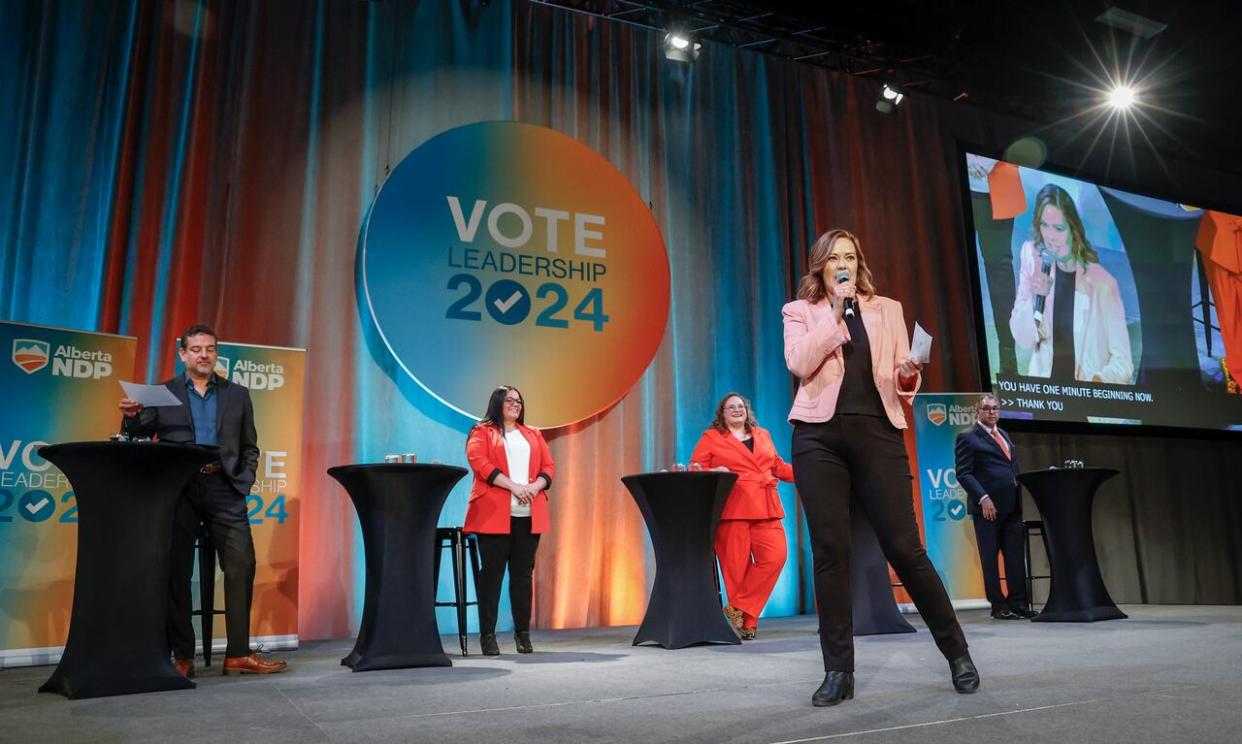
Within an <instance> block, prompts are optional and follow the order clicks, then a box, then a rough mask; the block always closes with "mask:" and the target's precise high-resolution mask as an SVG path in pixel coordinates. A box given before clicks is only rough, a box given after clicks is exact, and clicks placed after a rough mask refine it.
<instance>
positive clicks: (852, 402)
mask: <svg viewBox="0 0 1242 744" xmlns="http://www.w3.org/2000/svg"><path fill="white" fill-rule="evenodd" d="M845 327H846V328H848V329H850V340H849V341H847V342H846V343H845V345H844V346H842V347H841V353H842V354H844V355H845V356H844V358H845V377H844V378H842V380H841V392H840V394H839V395H838V396H837V413H852V414H855V415H859V416H881V417H885V416H887V415H888V414H887V413H886V412H885V411H884V402H883V401H881V400H880V391H879V390H877V389H876V387H875V375H874V373H873V371H872V367H871V340H870V339H869V338H868V336H867V327H866V326H864V325H863V322H862V315H861V313H859V312H855V313H854V317H852V318H851V317H848V316H847V317H846V319H845Z"/></svg>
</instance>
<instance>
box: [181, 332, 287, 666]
mask: <svg viewBox="0 0 1242 744" xmlns="http://www.w3.org/2000/svg"><path fill="white" fill-rule="evenodd" d="M217 349H218V351H219V354H220V358H219V359H218V360H217V362H216V374H219V375H222V376H224V377H227V378H228V379H229V380H230V381H232V382H235V383H237V384H239V385H244V386H246V387H247V388H249V389H250V400H251V402H252V403H253V404H254V426H255V430H256V431H257V432H258V435H259V467H258V469H257V471H256V473H255V475H256V478H255V482H254V486H253V487H252V488H251V489H250V495H249V496H247V497H246V511H247V512H248V514H249V517H250V532H251V534H252V535H253V536H254V554H255V561H256V564H257V565H256V566H255V577H254V603H253V605H252V606H251V610H250V632H251V635H252V640H253V642H255V643H262V644H263V645H264V647H265V648H267V649H268V650H278V649H289V648H297V645H298V515H299V514H300V512H301V496H302V483H301V473H302V390H303V383H304V376H305V373H306V350H305V349H288V348H284V347H279V346H254V345H250V344H235V343H228V342H220V343H219V344H218V346H217ZM176 370H177V374H179V375H180V374H184V371H185V368H184V366H183V365H182V364H181V361H180V358H178V360H177V365H176ZM195 572H196V574H195V580H196V581H198V580H200V579H199V577H198V576H197V567H196V568H195ZM216 574H217V575H216V577H215V578H216V582H217V583H216V606H217V607H223V606H224V604H223V603H224V579H223V576H221V575H220V573H219V571H218V570H217V572H216ZM194 598H195V604H196V606H197V602H198V587H197V586H195V588H194ZM194 629H195V633H196V634H197V632H198V621H197V619H196V620H195V622H194ZM225 643H226V637H225V628H224V615H216V618H215V624H214V625H213V629H212V647H213V648H214V649H216V650H218V651H221V652H222V651H223V650H224V647H225Z"/></svg>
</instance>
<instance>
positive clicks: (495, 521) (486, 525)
mask: <svg viewBox="0 0 1242 744" xmlns="http://www.w3.org/2000/svg"><path fill="white" fill-rule="evenodd" d="M518 431H520V432H522V436H524V437H526V441H527V442H530V469H529V470H528V471H527V472H529V473H530V474H531V480H532V481H533V480H535V479H536V478H538V477H539V476H541V475H542V476H543V477H544V479H545V480H547V482H548V487H549V488H550V487H551V486H552V474H553V473H554V472H555V469H556V468H555V466H554V465H553V464H552V452H551V451H549V450H548V443H547V442H546V441H544V438H543V434H540V433H539V430H538V429H532V428H530V427H529V426H523V425H521V424H518ZM466 460H467V461H468V462H469V463H470V469H471V470H472V471H474V485H473V486H471V488H470V506H468V507H467V508H466V526H465V527H464V528H463V529H464V530H465V531H466V532H481V533H483V534H486V535H507V534H509V503H510V498H511V494H510V493H509V491H508V489H505V488H501V487H500V486H493V485H492V481H494V480H496V476H498V475H500V474H501V473H503V474H504V476H505V477H506V478H508V477H509V461H508V459H507V458H506V457H505V435H504V430H503V429H501V428H498V427H495V426H492V425H491V424H476V425H475V427H474V428H473V429H471V430H470V436H469V437H467V439H466ZM530 517H531V519H530V531H531V532H533V533H540V532H547V531H548V530H549V529H551V526H552V522H551V519H550V518H549V516H548V491H547V489H546V488H545V489H544V490H542V491H540V492H539V495H538V496H536V497H535V500H534V501H532V502H531V505H530Z"/></svg>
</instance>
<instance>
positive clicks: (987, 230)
mask: <svg viewBox="0 0 1242 744" xmlns="http://www.w3.org/2000/svg"><path fill="white" fill-rule="evenodd" d="M970 203H971V207H972V208H973V211H974V218H975V232H976V233H978V234H979V252H980V253H981V254H983V268H984V275H985V276H986V277H987V280H988V295H989V298H988V299H989V300H990V301H991V305H992V317H993V318H994V319H995V320H996V340H997V344H998V347H999V351H1000V370H992V372H993V373H995V372H997V371H1004V372H1011V373H1016V372H1017V371H1018V361H1017V356H1016V355H1015V352H1014V342H1013V333H1012V332H1011V331H1010V330H1009V316H1010V315H1012V314H1013V302H1014V299H1015V298H1016V297H1017V294H1018V284H1017V279H1016V278H1015V276H1016V271H1015V270H1014V265H1013V218H1012V217H1010V218H1008V219H1004V220H996V219H992V196H991V194H983V193H979V192H977V191H972V192H970Z"/></svg>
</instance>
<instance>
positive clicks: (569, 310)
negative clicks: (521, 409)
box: [358, 121, 669, 427]
mask: <svg viewBox="0 0 1242 744" xmlns="http://www.w3.org/2000/svg"><path fill="white" fill-rule="evenodd" d="M358 266H359V270H358V278H359V284H358V292H359V295H360V302H359V307H360V308H365V311H364V312H367V313H369V314H370V316H371V320H372V321H373V323H374V327H375V329H376V331H377V332H378V336H379V338H380V339H381V340H382V342H383V343H384V345H385V346H386V347H387V348H388V350H389V352H390V353H391V354H392V355H393V357H394V358H395V360H396V361H397V363H398V365H400V367H401V368H402V370H404V372H405V373H406V374H408V375H409V376H410V378H412V379H413V380H414V381H415V382H417V383H418V384H419V385H420V386H422V387H423V388H424V389H425V390H426V391H427V392H429V393H430V394H431V395H432V396H433V397H435V398H436V399H438V400H440V401H442V402H443V403H445V404H447V405H448V406H450V407H451V408H453V409H454V410H456V411H459V412H460V413H463V414H465V415H467V416H470V417H471V418H477V417H478V416H479V415H481V414H482V413H483V407H484V406H485V405H486V404H487V396H488V394H489V393H490V392H491V391H492V390H493V389H494V388H495V387H496V385H497V384H500V383H505V384H510V385H515V386H516V387H518V388H519V389H520V390H521V391H522V394H523V395H524V397H525V398H526V399H527V401H528V402H529V404H530V416H529V417H528V421H527V422H528V423H532V424H535V425H538V426H545V427H556V426H565V425H568V424H572V423H574V422H576V421H581V420H583V419H585V418H588V417H590V416H593V415H595V414H597V413H599V412H600V411H602V410H604V409H605V408H607V407H608V406H610V405H612V404H613V403H615V402H616V401H618V400H619V399H620V398H621V397H622V396H624V395H625V394H626V393H627V392H629V390H630V388H631V387H633V385H634V383H636V382H637V381H638V379H639V378H640V377H641V376H642V374H643V372H645V371H646V369H647V365H648V364H650V363H651V359H652V358H653V357H654V356H655V352H656V349H658V348H659V346H660V341H661V340H662V338H663V336H664V328H665V325H666V323H667V321H668V309H669V268H668V256H667V254H666V253H665V250H664V240H663V238H662V237H661V236H660V231H659V228H658V227H657V225H656V223H655V219H654V218H653V217H652V215H651V212H650V210H649V209H648V208H647V204H646V201H645V200H644V199H643V197H642V196H641V195H640V194H639V193H638V192H636V191H635V190H634V187H633V186H632V185H630V183H629V181H628V180H626V177H625V176H624V175H623V174H622V173H621V172H620V171H618V170H617V169H616V168H615V167H614V166H613V165H612V163H610V162H608V160H606V159H605V158H604V157H603V156H601V155H600V154H599V153H597V152H595V151H594V150H592V149H591V148H589V147H587V146H586V145H584V144H582V143H581V142H578V141H577V140H575V139H574V138H572V137H569V136H567V135H564V134H562V133H560V132H558V131H556V130H553V129H548V128H546V127H539V126H534V125H532V124H523V123H519V122H505V121H500V122H481V123H476V124H468V125H466V126H462V127H458V128H456V129H450V130H448V131H446V132H443V133H441V134H439V135H437V136H436V137H433V138H432V139H431V140H429V141H427V142H426V143H424V144H423V145H421V146H419V147H418V148H417V149H416V150H414V151H413V152H411V153H410V154H409V155H408V156H406V158H405V159H404V160H402V161H401V163H400V164H398V165H397V167H396V168H394V169H393V171H392V174H391V175H390V176H389V178H388V180H387V181H386V182H385V183H384V185H383V187H382V188H381V189H380V192H379V194H378V195H377V196H376V198H375V203H374V204H373V205H372V206H371V212H370V214H369V215H368V217H367V222H366V224H365V225H364V226H363V230H362V236H361V238H360V240H359V246H358ZM618 350H624V351H623V352H621V353H619V351H618ZM493 359H508V360H514V359H518V360H520V363H516V364H504V365H501V366H499V367H498V366H497V365H496V364H491V363H489V362H487V361H486V360H493ZM502 378H503V379H502Z"/></svg>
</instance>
